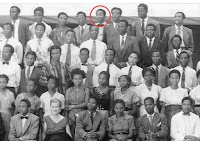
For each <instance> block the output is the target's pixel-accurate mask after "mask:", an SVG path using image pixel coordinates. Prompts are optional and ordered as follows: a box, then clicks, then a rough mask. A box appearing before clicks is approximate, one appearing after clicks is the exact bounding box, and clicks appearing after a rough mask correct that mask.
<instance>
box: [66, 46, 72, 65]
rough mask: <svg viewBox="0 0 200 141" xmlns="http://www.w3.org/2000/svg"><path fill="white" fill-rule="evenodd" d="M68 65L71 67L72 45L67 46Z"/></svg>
mask: <svg viewBox="0 0 200 141" xmlns="http://www.w3.org/2000/svg"><path fill="white" fill-rule="evenodd" d="M65 63H66V65H68V66H70V65H71V45H70V44H68V46H67V56H66V61H65Z"/></svg>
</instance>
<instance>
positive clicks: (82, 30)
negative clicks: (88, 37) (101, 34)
mask: <svg viewBox="0 0 200 141" xmlns="http://www.w3.org/2000/svg"><path fill="white" fill-rule="evenodd" d="M83 32H84V29H83V26H81V39H82V38H83Z"/></svg>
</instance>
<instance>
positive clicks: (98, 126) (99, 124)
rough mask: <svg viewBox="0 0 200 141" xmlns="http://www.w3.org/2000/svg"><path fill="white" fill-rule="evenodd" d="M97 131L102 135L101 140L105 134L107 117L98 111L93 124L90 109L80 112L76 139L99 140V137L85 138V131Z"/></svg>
mask: <svg viewBox="0 0 200 141" xmlns="http://www.w3.org/2000/svg"><path fill="white" fill-rule="evenodd" d="M92 130H93V131H94V132H97V133H98V134H99V135H100V140H102V139H103V137H104V135H105V119H104V117H103V115H102V114H101V113H100V112H98V111H96V114H95V116H94V120H93V124H92V121H91V118H90V114H89V111H88V110H85V111H83V112H80V113H79V114H78V117H77V119H76V135H77V136H76V138H77V140H76V141H97V140H98V139H84V138H83V136H84V133H85V132H90V131H92Z"/></svg>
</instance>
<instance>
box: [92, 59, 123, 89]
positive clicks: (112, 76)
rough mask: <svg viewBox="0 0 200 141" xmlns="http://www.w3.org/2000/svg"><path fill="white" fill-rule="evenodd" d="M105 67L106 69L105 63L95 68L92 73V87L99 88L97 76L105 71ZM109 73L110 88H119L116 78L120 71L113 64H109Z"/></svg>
mask: <svg viewBox="0 0 200 141" xmlns="http://www.w3.org/2000/svg"><path fill="white" fill-rule="evenodd" d="M107 67H108V64H107V63H105V62H104V63H102V64H101V65H99V66H97V67H95V69H94V72H93V86H94V87H97V86H99V82H98V78H99V74H100V73H101V72H102V71H107ZM109 73H110V80H109V84H110V86H116V87H119V82H118V78H119V76H120V69H119V68H118V67H117V66H115V65H114V64H110V67H109Z"/></svg>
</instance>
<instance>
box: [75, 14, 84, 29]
mask: <svg viewBox="0 0 200 141" xmlns="http://www.w3.org/2000/svg"><path fill="white" fill-rule="evenodd" d="M76 18H77V21H78V24H79V25H80V26H83V25H85V22H86V17H85V15H84V14H78V15H77V17H76Z"/></svg>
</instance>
